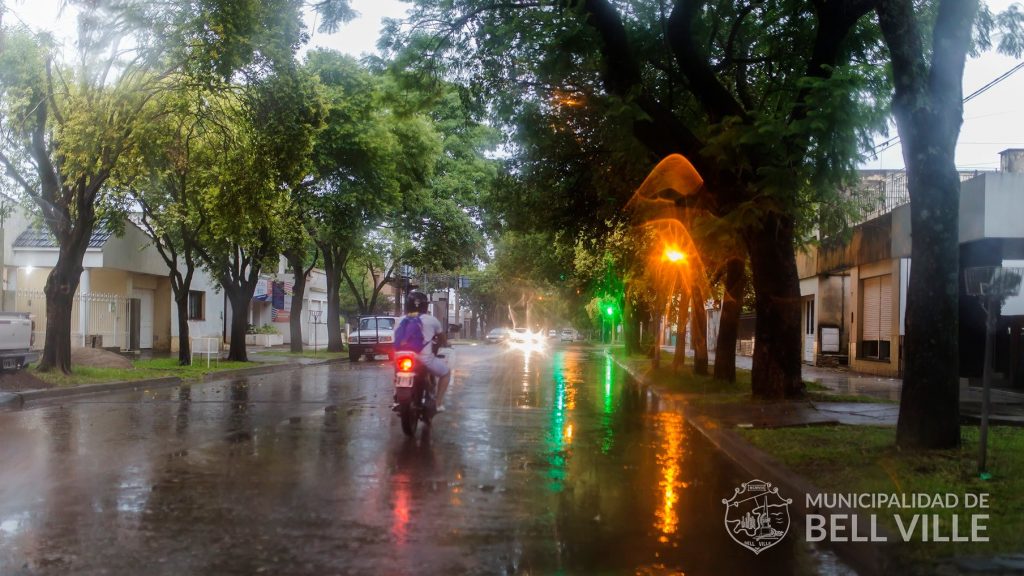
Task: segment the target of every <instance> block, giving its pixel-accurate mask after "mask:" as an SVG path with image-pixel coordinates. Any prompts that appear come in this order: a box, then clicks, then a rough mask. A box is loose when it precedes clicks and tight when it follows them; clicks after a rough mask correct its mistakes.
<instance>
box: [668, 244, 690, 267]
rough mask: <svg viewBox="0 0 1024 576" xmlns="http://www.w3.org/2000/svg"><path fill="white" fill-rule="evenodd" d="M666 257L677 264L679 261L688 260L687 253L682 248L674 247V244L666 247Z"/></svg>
mask: <svg viewBox="0 0 1024 576" xmlns="http://www.w3.org/2000/svg"><path fill="white" fill-rule="evenodd" d="M664 258H665V260H668V261H669V262H672V263H673V264H675V263H677V262H685V261H686V253H685V252H683V251H682V250H680V249H678V248H676V247H674V246H669V247H667V248H665V253H664Z"/></svg>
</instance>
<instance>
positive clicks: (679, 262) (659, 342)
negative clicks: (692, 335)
mask: <svg viewBox="0 0 1024 576" xmlns="http://www.w3.org/2000/svg"><path fill="white" fill-rule="evenodd" d="M661 261H662V262H667V263H668V264H669V265H670V266H673V267H681V266H683V265H685V264H686V252H683V250H682V249H680V248H679V246H677V245H675V244H667V245H666V246H665V248H664V249H663V250H662V253H661ZM676 270H678V271H681V268H676ZM671 278H672V280H671V282H670V283H669V286H670V288H669V289H668V291H667V294H665V312H664V314H662V315H660V316H659V317H658V334H657V337H656V338H655V339H654V355H653V361H654V367H655V368H657V367H658V366H659V365H660V364H661V347H662V346H663V345H664V343H665V331H666V329H667V327H668V314H669V311H670V310H671V309H672V295H673V294H674V293H675V290H676V288H675V287H676V280H677V278H678V276H677V274H676V271H672V272H671ZM679 305H680V306H685V305H686V303H685V302H680V303H679ZM676 329H677V330H681V329H682V327H680V326H677V328H676ZM676 337H677V338H678V336H676Z"/></svg>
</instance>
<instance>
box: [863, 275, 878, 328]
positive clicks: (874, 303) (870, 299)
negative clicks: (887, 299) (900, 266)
mask: <svg viewBox="0 0 1024 576" xmlns="http://www.w3.org/2000/svg"><path fill="white" fill-rule="evenodd" d="M861 287H862V290H863V292H864V312H863V313H862V314H861V319H862V324H863V326H862V327H861V329H862V333H863V336H862V337H861V339H862V340H878V339H879V338H878V337H879V326H878V324H879V322H878V321H879V306H880V304H881V302H880V300H881V294H880V292H881V290H880V287H881V280H880V279H879V278H868V279H866V280H864V281H863V282H862V283H861Z"/></svg>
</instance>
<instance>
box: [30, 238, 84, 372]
mask: <svg viewBox="0 0 1024 576" xmlns="http://www.w3.org/2000/svg"><path fill="white" fill-rule="evenodd" d="M78 262H81V258H79V259H78ZM81 275H82V266H81V265H80V264H75V263H74V262H69V261H68V260H67V259H65V257H64V254H63V251H62V253H61V257H60V259H58V260H57V265H56V266H54V268H53V270H51V271H50V275H49V276H48V277H47V278H46V287H45V288H44V290H43V291H44V292H45V293H46V340H45V342H44V345H43V354H42V357H41V358H40V360H39V371H40V372H48V371H50V370H52V369H54V368H57V369H59V370H60V371H61V372H63V373H64V374H70V373H71V312H72V308H73V304H74V300H75V291H76V290H78V283H79V281H80V279H81Z"/></svg>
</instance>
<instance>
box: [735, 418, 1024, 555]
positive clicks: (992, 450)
mask: <svg viewBox="0 0 1024 576" xmlns="http://www.w3.org/2000/svg"><path fill="white" fill-rule="evenodd" d="M737 432H738V433H739V434H740V435H742V436H743V437H744V438H746V439H747V440H748V441H749V442H751V443H752V444H754V445H755V446H757V447H758V448H760V449H762V450H764V451H765V452H768V453H769V454H771V455H773V456H775V457H776V458H778V459H779V460H780V461H782V462H783V463H785V464H786V465H787V466H788V467H789V468H790V469H791V470H793V471H794V472H796V473H797V474H800V475H801V476H804V477H805V478H807V479H809V480H810V481H811V482H813V483H814V484H815V485H816V486H817V487H818V488H819V489H821V490H822V491H824V492H829V493H842V494H846V493H856V494H861V493H871V494H874V493H886V494H893V493H896V494H915V493H924V494H956V495H958V496H959V498H960V500H961V504H960V507H959V508H953V509H934V510H933V509H882V510H868V512H869V513H877V514H878V519H879V523H880V525H884V526H886V527H887V528H889V529H890V531H891V532H892V533H893V534H895V535H897V537H898V535H899V532H898V531H897V526H896V521H895V518H894V517H893V514H894V513H897V512H898V513H899V514H900V515H901V516H902V517H903V520H904V525H906V524H908V523H909V521H910V520H911V516H912V515H913V514H921V513H929V514H939V515H940V518H942V519H944V521H945V522H946V523H947V524H946V525H944V526H943V528H942V530H941V532H942V533H944V534H945V535H947V536H948V535H949V533H950V527H949V525H948V522H949V521H950V520H951V518H952V514H957V515H958V517H959V518H960V519H961V521H960V525H961V527H962V529H961V534H964V530H963V528H964V527H966V528H967V529H969V527H970V516H971V515H972V514H979V513H982V514H983V513H987V514H988V515H989V519H988V521H987V523H986V524H987V528H988V537H989V541H988V542H957V543H954V542H922V541H921V537H920V530H918V534H917V535H916V536H915V537H914V539H913V540H912V541H911V542H908V543H907V544H906V545H905V546H901V547H900V553H901V554H905V555H906V557H905V559H906V560H908V561H910V562H913V563H919V562H922V561H928V560H934V559H941V558H948V557H951V556H976V555H991V554H997V553H1021V552H1022V551H1024V540H1022V539H1021V534H1022V533H1024V498H1021V494H1022V493H1024V429H1022V428H1015V427H1007V426H997V427H993V428H992V429H991V430H990V433H989V449H988V454H989V457H988V461H989V470H990V472H991V473H992V476H993V477H992V479H990V480H987V481H986V480H982V479H980V478H979V476H978V469H977V468H978V464H977V454H978V428H977V427H974V426H963V427H961V438H962V446H961V447H960V448H958V449H953V450H931V451H923V452H905V451H901V450H900V449H899V448H897V447H896V445H895V438H896V431H895V428H892V427H885V426H831V427H805V428H775V429H748V430H737ZM968 493H970V494H984V493H987V494H988V495H989V504H990V506H989V508H988V509H987V510H977V509H971V510H968V509H966V508H964V507H963V499H964V498H963V497H964V494H968ZM801 497H802V496H801ZM964 518H967V521H966V523H965V522H964V520H963V519H964Z"/></svg>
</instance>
